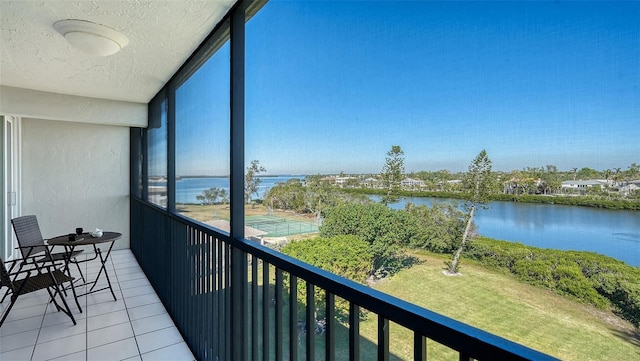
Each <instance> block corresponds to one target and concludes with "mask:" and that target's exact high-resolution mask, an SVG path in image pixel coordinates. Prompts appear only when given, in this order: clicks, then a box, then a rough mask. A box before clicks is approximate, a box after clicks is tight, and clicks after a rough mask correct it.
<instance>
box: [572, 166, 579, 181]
mask: <svg viewBox="0 0 640 361" xmlns="http://www.w3.org/2000/svg"><path fill="white" fill-rule="evenodd" d="M571 171H572V172H573V180H576V175H577V174H578V168H571Z"/></svg>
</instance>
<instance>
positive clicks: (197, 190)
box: [176, 176, 304, 203]
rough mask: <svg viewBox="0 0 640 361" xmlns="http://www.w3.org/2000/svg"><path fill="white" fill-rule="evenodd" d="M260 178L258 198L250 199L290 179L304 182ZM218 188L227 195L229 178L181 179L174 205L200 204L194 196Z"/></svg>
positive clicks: (299, 177) (287, 178)
mask: <svg viewBox="0 0 640 361" xmlns="http://www.w3.org/2000/svg"><path fill="white" fill-rule="evenodd" d="M258 178H260V187H259V189H258V196H257V197H256V195H253V196H252V198H258V199H260V198H262V195H263V194H264V193H266V192H268V191H269V189H271V187H273V186H274V185H275V184H276V183H284V182H286V181H288V180H289V179H292V178H297V179H300V180H304V176H276V177H258ZM212 187H218V188H223V189H226V190H227V194H228V193H229V178H222V177H220V178H218V177H211V178H182V179H180V180H178V181H176V203H200V201H198V200H197V199H196V196H198V195H200V194H202V192H203V191H204V190H206V189H209V188H212Z"/></svg>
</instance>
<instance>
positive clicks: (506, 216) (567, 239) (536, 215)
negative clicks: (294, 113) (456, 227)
mask: <svg viewBox="0 0 640 361" xmlns="http://www.w3.org/2000/svg"><path fill="white" fill-rule="evenodd" d="M372 198H373V199H378V198H376V197H372ZM407 202H412V203H414V204H417V205H421V204H426V205H432V204H433V203H434V202H450V203H452V204H454V205H457V204H459V202H460V201H458V200H454V199H442V198H423V197H409V198H403V199H402V200H401V201H400V202H398V203H394V204H392V205H390V207H392V208H394V209H402V208H404V206H405V204H406V203H407ZM474 222H475V224H476V226H477V227H478V233H479V234H480V235H482V236H486V237H489V238H494V239H501V240H508V241H513V242H521V243H524V244H527V245H531V246H535V247H541V248H554V249H562V250H579V251H591V252H596V253H600V254H604V255H607V256H610V257H613V258H616V259H619V260H622V261H624V262H625V263H627V264H629V265H632V266H635V267H640V212H639V211H622V210H609V209H600V208H590V207H579V206H563V205H553V204H532V203H515V202H492V203H490V204H489V208H488V209H480V210H478V211H477V212H476V215H475V217H474Z"/></svg>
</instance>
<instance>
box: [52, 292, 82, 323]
mask: <svg viewBox="0 0 640 361" xmlns="http://www.w3.org/2000/svg"><path fill="white" fill-rule="evenodd" d="M53 288H54V289H55V292H54V295H55V294H56V293H57V294H58V296H60V299H61V300H62V303H63V304H64V308H62V307H60V305H59V304H58V302H56V300H55V297H52V298H51V299H52V300H53V303H54V304H55V305H56V307H57V308H58V311H62V312H64V313H65V314H66V315H67V316H69V318H71V322H73V324H74V325H76V324H77V323H76V319H75V318H74V317H73V313H71V309H70V308H69V304H68V303H67V300H66V299H65V298H64V296H62V292H60V290H59V289H58V287H57V286H53ZM47 291H49V294H51V291H50V290H49V288H48V287H47Z"/></svg>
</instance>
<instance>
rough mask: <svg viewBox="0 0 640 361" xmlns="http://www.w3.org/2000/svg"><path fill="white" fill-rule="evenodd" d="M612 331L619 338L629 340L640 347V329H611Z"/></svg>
mask: <svg viewBox="0 0 640 361" xmlns="http://www.w3.org/2000/svg"><path fill="white" fill-rule="evenodd" d="M610 330H611V333H612V334H613V335H614V336H616V337H617V338H619V339H621V340H623V341H625V342H628V343H630V344H632V345H634V346H635V347H638V348H640V333H639V332H638V330H637V329H636V330H633V331H632V330H621V329H610Z"/></svg>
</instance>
